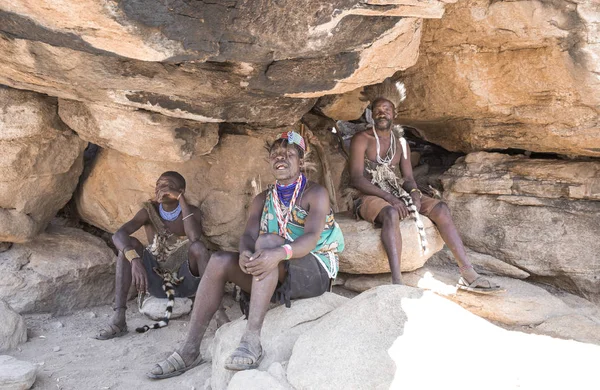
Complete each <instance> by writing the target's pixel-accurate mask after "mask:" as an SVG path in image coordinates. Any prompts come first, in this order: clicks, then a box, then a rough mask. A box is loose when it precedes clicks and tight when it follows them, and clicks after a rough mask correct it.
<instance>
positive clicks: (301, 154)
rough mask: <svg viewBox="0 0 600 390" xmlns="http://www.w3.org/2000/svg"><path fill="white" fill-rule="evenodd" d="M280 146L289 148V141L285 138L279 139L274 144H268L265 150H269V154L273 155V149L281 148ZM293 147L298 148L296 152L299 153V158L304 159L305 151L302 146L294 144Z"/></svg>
mask: <svg viewBox="0 0 600 390" xmlns="http://www.w3.org/2000/svg"><path fill="white" fill-rule="evenodd" d="M279 145H281V146H283V147H287V146H288V145H289V143H288V140H287V139H285V138H279V139H276V140H275V141H273V143H269V142H267V144H266V145H265V148H266V149H267V152H269V154H271V151H272V150H273V148H274V147H276V146H279ZM292 145H293V146H294V147H295V148H296V151H297V152H298V157H300V158H304V150H302V148H301V147H300V145H297V144H295V143H292Z"/></svg>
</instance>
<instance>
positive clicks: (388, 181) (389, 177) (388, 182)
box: [367, 164, 427, 253]
mask: <svg viewBox="0 0 600 390" xmlns="http://www.w3.org/2000/svg"><path fill="white" fill-rule="evenodd" d="M367 170H368V171H369V173H370V174H371V176H372V179H371V183H373V184H375V185H377V186H378V187H379V188H381V189H382V190H384V191H385V192H387V193H390V194H392V195H394V196H395V197H396V198H398V199H400V200H402V201H403V202H404V204H405V205H406V207H408V211H409V213H410V215H411V217H412V218H413V219H414V220H415V225H417V231H418V232H419V242H420V244H421V250H422V252H423V253H427V237H426V236H425V226H424V225H423V221H422V220H421V216H420V214H419V212H418V211H417V207H416V206H415V205H414V203H413V200H412V198H411V197H410V195H409V193H408V192H406V191H405V190H404V188H402V186H401V183H399V181H398V178H397V177H396V175H395V174H394V172H393V171H392V170H391V169H390V168H389V167H388V166H387V165H383V164H382V165H379V166H378V167H377V169H376V170H369V169H367Z"/></svg>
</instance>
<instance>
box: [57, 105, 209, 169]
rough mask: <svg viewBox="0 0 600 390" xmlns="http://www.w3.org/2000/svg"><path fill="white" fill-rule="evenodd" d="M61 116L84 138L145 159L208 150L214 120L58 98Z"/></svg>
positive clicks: (181, 157) (173, 158) (177, 157)
mask: <svg viewBox="0 0 600 390" xmlns="http://www.w3.org/2000/svg"><path fill="white" fill-rule="evenodd" d="M58 107H59V111H58V113H59V115H60V118H61V119H62V120H63V121H64V122H65V123H66V124H67V125H69V127H71V129H73V130H75V131H76V132H77V134H78V135H79V136H80V137H81V138H82V139H84V140H86V141H88V142H91V143H94V144H97V145H99V146H102V147H104V148H110V149H114V150H118V151H119V152H121V153H124V154H127V155H129V156H133V157H139V158H142V159H145V160H154V161H169V162H182V161H187V160H189V159H190V158H191V157H192V156H201V155H204V154H208V153H210V151H211V150H212V149H213V147H214V146H215V145H216V144H217V142H218V141H219V134H218V130H219V129H218V125H217V124H216V123H201V122H196V121H191V120H186V119H179V118H169V117H168V116H165V115H161V114H157V113H154V112H148V111H145V110H138V109H135V108H130V107H129V108H128V107H122V108H117V107H107V106H101V105H98V104H90V103H82V102H78V101H74V100H65V99H60V100H59V106H58Z"/></svg>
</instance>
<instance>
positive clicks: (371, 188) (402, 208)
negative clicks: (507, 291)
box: [349, 88, 504, 294]
mask: <svg viewBox="0 0 600 390" xmlns="http://www.w3.org/2000/svg"><path fill="white" fill-rule="evenodd" d="M387 89H388V92H390V91H389V88H387ZM391 95H394V94H393V93H392V94H391ZM396 95H398V96H396V97H397V99H395V100H397V101H398V102H399V101H402V99H403V98H399V95H400V93H398V92H396ZM393 98H394V97H390V99H393ZM371 107H372V121H373V122H372V125H373V126H372V129H368V130H365V131H363V132H360V133H357V134H356V135H354V137H353V138H352V142H351V144H350V161H349V168H350V169H349V170H350V180H351V185H352V187H354V188H355V189H356V190H358V191H359V192H360V193H361V194H360V195H359V196H358V199H357V202H356V203H357V206H356V213H357V215H358V216H359V217H361V218H362V219H364V220H366V221H369V222H371V223H377V224H379V225H381V226H382V230H381V240H382V242H383V246H384V248H385V251H386V253H387V256H388V261H389V264H390V270H391V272H392V283H395V284H402V276H401V274H400V261H401V259H400V255H401V254H402V237H401V233H400V220H402V219H404V218H406V217H407V216H409V214H410V213H411V212H413V213H415V214H416V213H420V214H423V215H425V216H427V217H428V218H429V219H431V221H432V222H433V223H434V224H435V225H436V227H437V228H438V230H439V232H440V235H441V236H442V239H443V240H444V242H445V243H446V245H447V246H448V247H449V248H450V250H451V251H452V254H453V255H454V258H455V259H456V262H457V263H458V266H459V269H460V273H461V278H460V279H459V281H458V284H457V287H458V288H461V289H465V290H468V291H472V292H478V293H487V294H489V293H498V292H502V291H504V290H503V289H502V288H500V287H499V286H497V285H495V284H493V283H492V282H491V281H490V280H488V279H486V278H484V277H482V276H480V275H479V274H478V273H477V272H475V270H474V269H473V266H472V265H471V263H470V262H469V260H468V259H467V254H466V252H465V247H464V245H463V242H462V240H461V238H460V236H459V234H458V231H457V229H456V226H455V225H454V222H453V221H452V216H451V215H450V210H449V208H448V206H447V205H446V204H445V203H444V202H442V201H439V200H436V199H433V198H429V197H427V196H423V195H422V193H421V191H420V190H419V189H418V188H417V184H416V182H415V180H414V178H413V173H412V166H411V162H410V147H409V146H408V144H407V143H406V141H405V140H404V139H399V140H396V137H395V136H394V134H393V131H392V126H393V123H394V118H395V114H396V107H395V104H394V103H393V102H392V101H391V100H389V99H387V98H383V97H381V96H379V97H377V98H375V99H373V101H372V103H371ZM397 144H401V145H400V146H398V145H397ZM392 187H397V188H392ZM404 192H405V195H404V196H406V197H408V198H409V200H412V203H413V204H414V209H412V210H411V208H412V206H409V205H407V204H406V203H405V202H404V201H402V200H401V199H400V197H399V196H398V195H399V194H401V193H404ZM413 218H415V220H416V221H417V227H418V229H419V231H420V234H421V235H422V237H421V239H422V241H421V243H422V245H424V243H425V240H424V234H425V232H424V229H423V225H422V224H421V225H420V226H419V223H420V220H418V215H413Z"/></svg>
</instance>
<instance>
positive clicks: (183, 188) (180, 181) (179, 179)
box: [160, 171, 185, 190]
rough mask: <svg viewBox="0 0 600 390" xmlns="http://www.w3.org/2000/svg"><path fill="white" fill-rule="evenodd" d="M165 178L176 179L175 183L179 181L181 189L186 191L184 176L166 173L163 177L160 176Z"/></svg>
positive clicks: (172, 172) (177, 173)
mask: <svg viewBox="0 0 600 390" xmlns="http://www.w3.org/2000/svg"><path fill="white" fill-rule="evenodd" d="M164 176H168V177H170V178H172V179H175V181H177V182H178V183H179V186H180V188H181V189H182V190H185V179H184V178H183V176H181V174H180V173H179V172H175V171H166V172H164V173H163V174H162V175H160V177H164Z"/></svg>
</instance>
